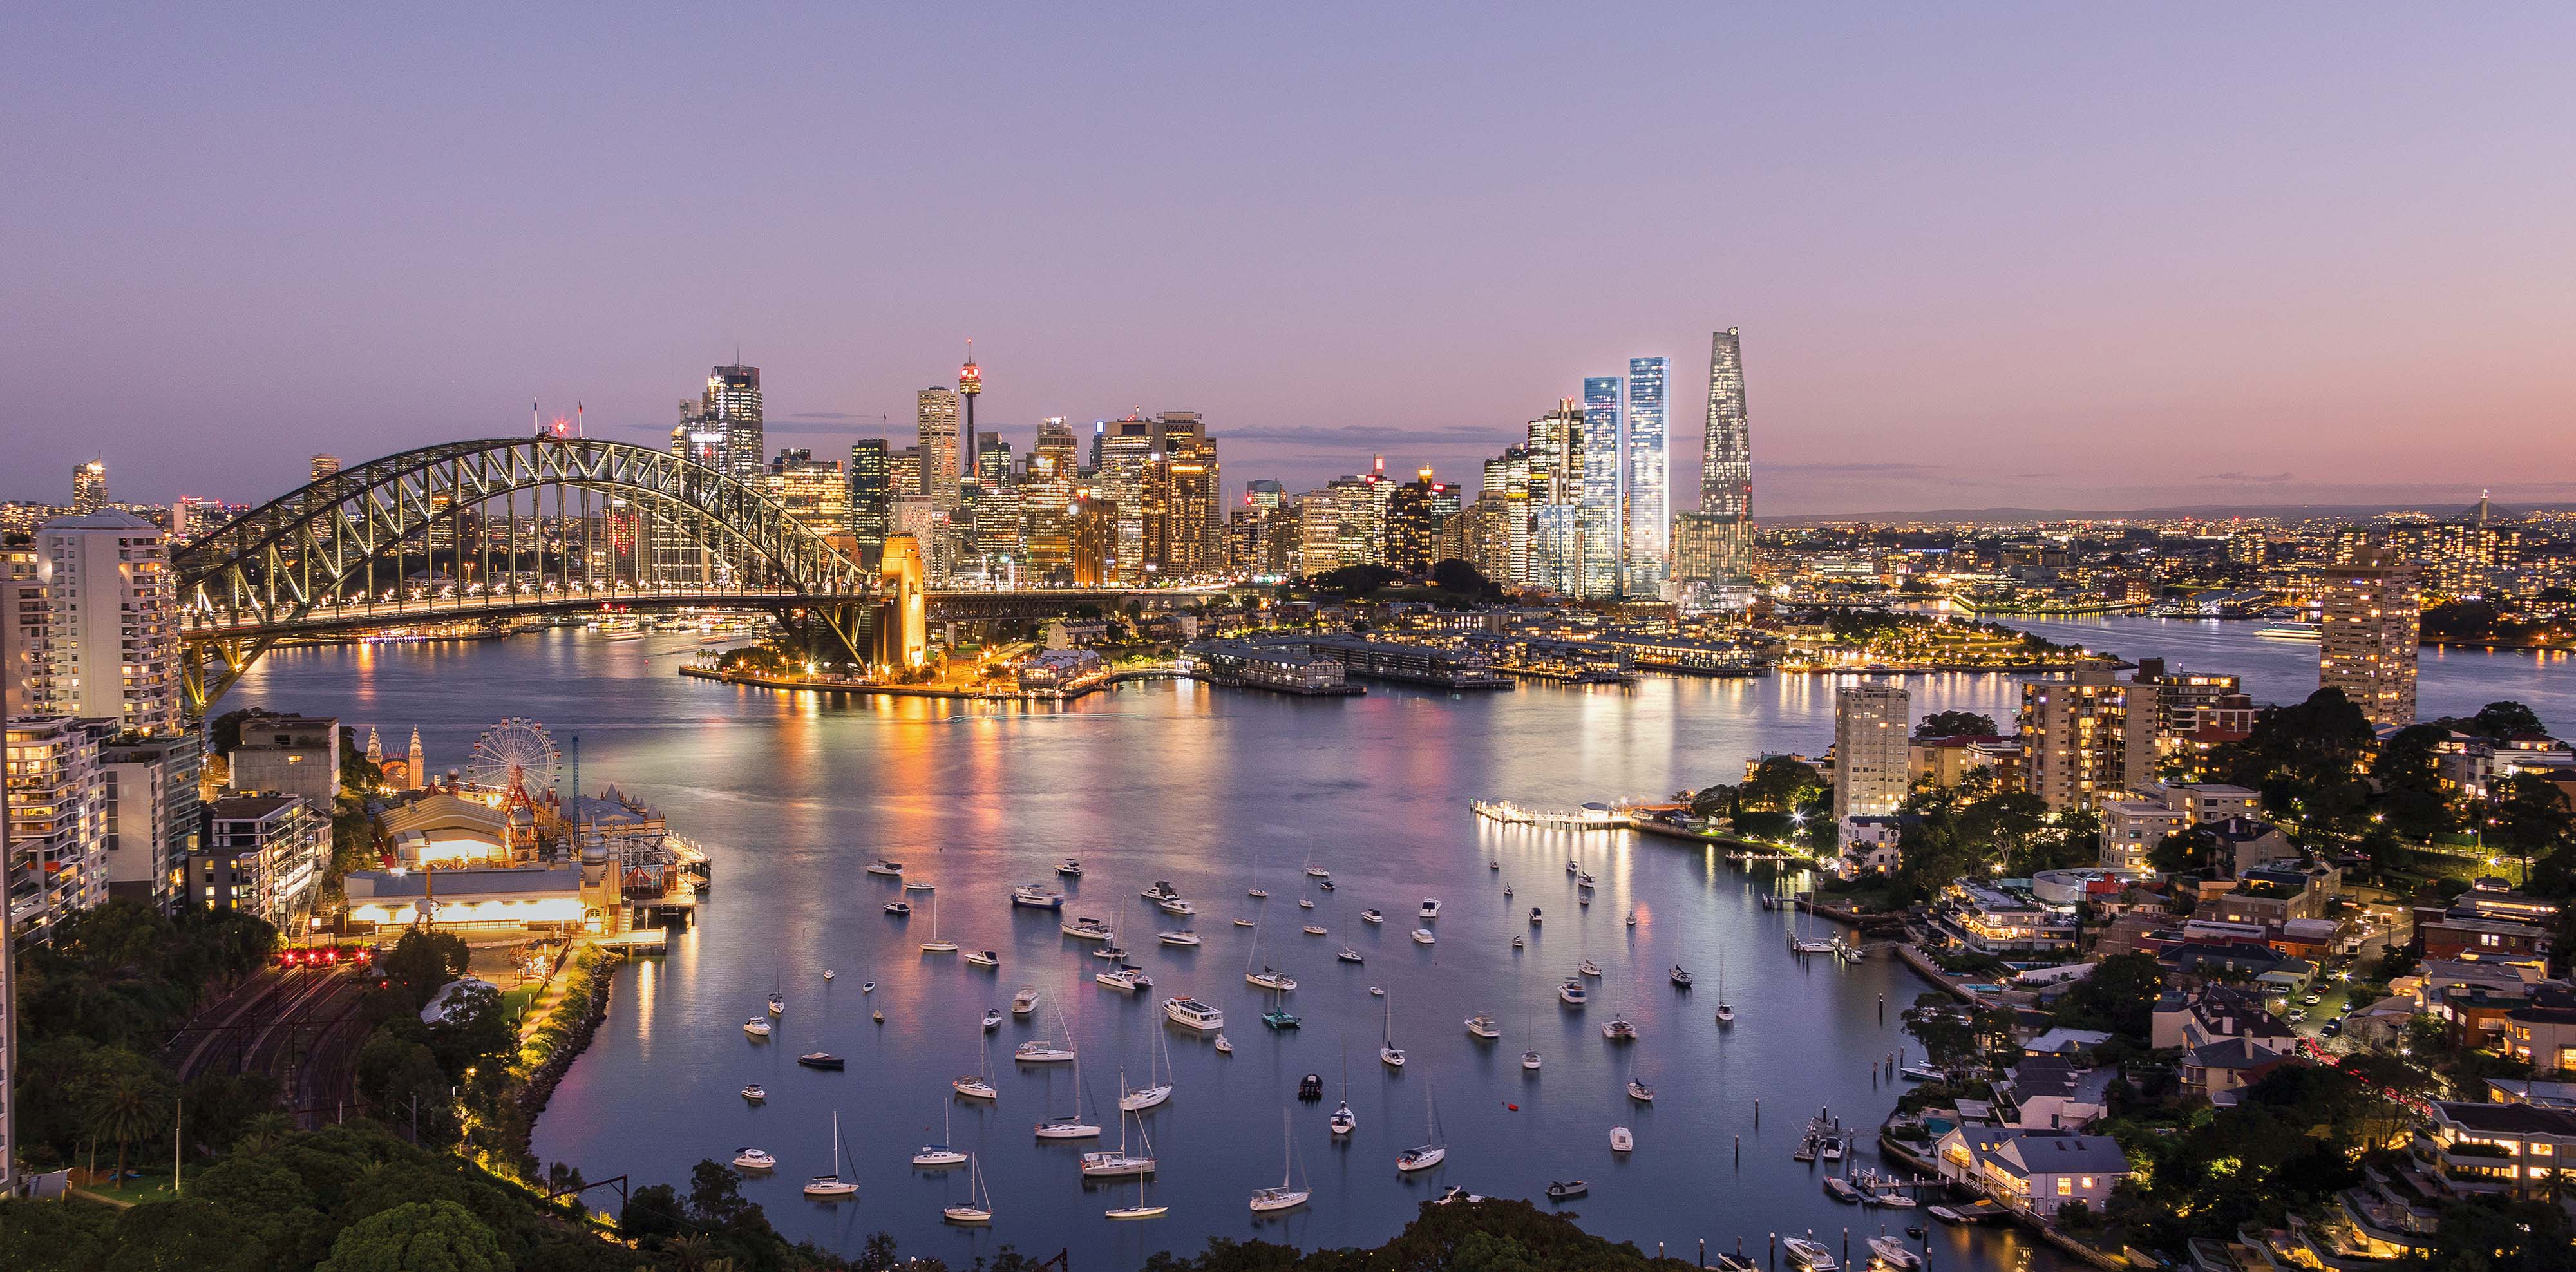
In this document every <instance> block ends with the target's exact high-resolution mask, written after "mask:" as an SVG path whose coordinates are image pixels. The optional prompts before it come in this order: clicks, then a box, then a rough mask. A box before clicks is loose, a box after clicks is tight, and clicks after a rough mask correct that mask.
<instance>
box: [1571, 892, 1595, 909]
mask: <svg viewBox="0 0 2576 1272" xmlns="http://www.w3.org/2000/svg"><path fill="white" fill-rule="evenodd" d="M1574 904H1575V905H1577V906H1578V907H1581V908H1583V909H1586V910H1589V909H1591V908H1592V893H1591V891H1590V890H1588V889H1581V890H1577V891H1576V892H1575V894H1574Z"/></svg>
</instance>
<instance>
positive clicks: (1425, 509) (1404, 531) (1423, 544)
mask: <svg viewBox="0 0 2576 1272" xmlns="http://www.w3.org/2000/svg"><path fill="white" fill-rule="evenodd" d="M1456 515H1458V488H1457V487H1455V486H1453V485H1450V484H1448V483H1446V482H1437V481H1433V480H1431V470H1430V469H1428V468H1425V469H1422V470H1420V471H1418V472H1416V473H1415V474H1414V476H1413V480H1411V481H1408V482H1405V483H1404V484H1402V485H1400V486H1397V487H1396V488H1395V489H1394V490H1393V491H1392V492H1390V493H1389V495H1388V498H1387V505H1386V563H1387V564H1388V565H1391V566H1394V567H1395V568H1397V569H1399V570H1402V571H1404V572H1405V573H1407V574H1421V573H1425V572H1427V571H1428V570H1430V569H1431V567H1432V566H1434V565H1436V564H1438V563H1439V561H1440V534H1441V531H1443V530H1444V529H1446V528H1447V527H1448V524H1449V519H1450V518H1451V517H1454V516H1456Z"/></svg>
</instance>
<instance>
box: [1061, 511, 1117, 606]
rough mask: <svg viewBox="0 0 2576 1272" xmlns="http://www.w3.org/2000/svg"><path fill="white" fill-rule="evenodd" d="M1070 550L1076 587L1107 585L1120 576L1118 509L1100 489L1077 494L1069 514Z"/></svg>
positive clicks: (1068, 545)
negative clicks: (1104, 496)
mask: <svg viewBox="0 0 2576 1272" xmlns="http://www.w3.org/2000/svg"><path fill="white" fill-rule="evenodd" d="M1065 539H1066V550H1067V554H1068V556H1069V557H1070V558H1071V562H1070V563H1071V565H1072V569H1073V585H1074V586H1075V587H1106V586H1108V585H1110V584H1113V583H1116V582H1117V581H1118V580H1119V577H1120V571H1119V564H1118V508H1117V506H1116V505H1115V504H1112V503H1111V502H1109V501H1108V500H1107V499H1104V498H1102V497H1101V494H1100V492H1099V491H1097V490H1094V489H1090V488H1087V487H1086V488H1084V489H1083V490H1080V491H1078V492H1076V493H1075V495H1074V497H1073V502H1072V504H1071V505H1069V506H1068V507H1067V509H1066V513H1065Z"/></svg>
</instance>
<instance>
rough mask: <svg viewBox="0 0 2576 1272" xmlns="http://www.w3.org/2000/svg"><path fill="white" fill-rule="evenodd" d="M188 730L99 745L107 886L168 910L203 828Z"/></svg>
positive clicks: (194, 749) (194, 746)
mask: <svg viewBox="0 0 2576 1272" xmlns="http://www.w3.org/2000/svg"><path fill="white" fill-rule="evenodd" d="M203 768H204V757H203V755H202V754H201V748H200V745H199V743H198V741H197V734H196V732H195V731H194V730H188V731H183V732H180V733H174V734H169V735H166V736H161V737H143V736H136V735H130V734H129V735H122V736H117V737H113V738H109V739H105V740H103V741H101V743H100V745H99V811H100V827H101V832H102V835H103V837H104V845H103V846H104V848H105V850H106V854H107V891H108V895H109V896H111V897H119V898H128V897H130V898H132V899H134V900H137V901H143V902H146V903H149V904H150V905H152V906H153V907H154V908H156V909H159V910H163V911H167V910H169V909H170V908H171V907H173V906H175V905H177V904H178V903H179V899H180V897H181V895H182V889H183V886H184V880H183V878H182V876H183V875H184V873H185V867H186V865H187V861H188V854H189V853H191V852H194V851H196V850H197V848H198V847H199V845H200V842H201V837H202V835H203V833H204V825H203V823H204V820H205V817H204V804H203V803H202V802H201V800H200V796H199V793H198V781H199V778H200V775H201V773H202V771H203Z"/></svg>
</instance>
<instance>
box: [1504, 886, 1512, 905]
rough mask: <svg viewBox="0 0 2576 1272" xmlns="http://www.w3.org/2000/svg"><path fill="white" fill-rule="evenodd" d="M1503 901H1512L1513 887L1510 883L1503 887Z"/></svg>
mask: <svg viewBox="0 0 2576 1272" xmlns="http://www.w3.org/2000/svg"><path fill="white" fill-rule="evenodd" d="M1503 899H1504V900H1505V901H1509V900H1511V899H1512V885H1510V884H1508V883H1507V884H1504V885H1503Z"/></svg>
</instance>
